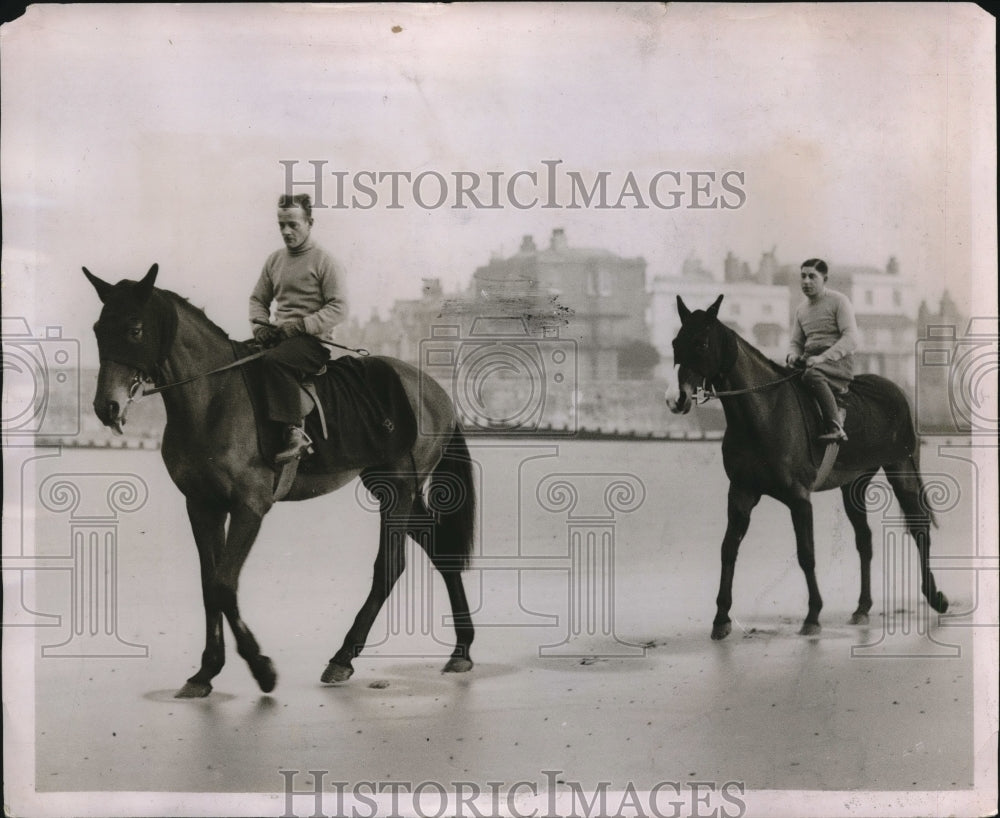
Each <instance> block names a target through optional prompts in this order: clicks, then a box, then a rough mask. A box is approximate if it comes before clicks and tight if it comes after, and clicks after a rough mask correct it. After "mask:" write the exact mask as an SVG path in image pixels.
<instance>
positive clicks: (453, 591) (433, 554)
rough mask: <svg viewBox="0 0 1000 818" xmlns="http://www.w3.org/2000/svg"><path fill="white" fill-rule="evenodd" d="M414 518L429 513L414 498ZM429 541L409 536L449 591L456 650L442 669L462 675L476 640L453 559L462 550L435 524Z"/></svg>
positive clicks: (444, 528)
mask: <svg viewBox="0 0 1000 818" xmlns="http://www.w3.org/2000/svg"><path fill="white" fill-rule="evenodd" d="M413 513H414V515H415V516H418V517H422V518H424V519H428V518H430V516H431V515H430V513H429V512H428V511H427V507H426V506H425V505H424V503H423V501H422V500H421V498H419V497H418V498H417V499H416V500H415V502H414V504H413ZM431 530H432V532H433V535H432V539H431V540H430V541H428V539H427V537H422V536H420V535H419V532H417V531H413V532H411V536H412V537H413V538H414V539H415V540H416V541H417V542H418V543H420V546H421V547H422V548H423V549H424V551H426V552H427V556H428V557H430V560H431V562H432V563H433V564H434V567H435V568H437V569H438V571H440V572H441V577H442V578H443V579H444V586H445V588H446V589H447V591H448V600H449V602H450V603H451V614H452V619H453V620H454V623H455V650H454V651H452V654H451V658H450V659H449V660H448V663H447V664H446V665H445V666H444V670H443V672H444V673H465V672H466V671H469V670H472V654H471V652H470V650H471V647H472V640H473V638H474V637H475V629H474V628H473V626H472V614H471V613H470V612H469V601H468V599H467V598H466V596H465V584H464V583H463V582H462V567H463V565H462V563H463V561H462V560H461V559H460V558H457V557H455V556H453V555H454V554H455V553H457V552H459V551H460V550H461V547H460V545H459V544H458V543H453V542H450V541H449V540H448V539H447V538H449V537H454V536H456V535H455V532H453V531H451V530H450V529H449V528H448V527H447V526H445V525H440V524H438V523H435V524H434V525H433V527H432V529H431Z"/></svg>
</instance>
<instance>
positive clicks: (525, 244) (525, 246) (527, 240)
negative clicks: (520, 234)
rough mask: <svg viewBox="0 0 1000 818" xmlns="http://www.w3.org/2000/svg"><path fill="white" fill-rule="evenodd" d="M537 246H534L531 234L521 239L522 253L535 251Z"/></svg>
mask: <svg viewBox="0 0 1000 818" xmlns="http://www.w3.org/2000/svg"><path fill="white" fill-rule="evenodd" d="M537 250H538V248H537V247H535V239H534V238H533V237H532V236H525V237H524V238H523V239H521V250H520V252H522V253H534V252H537Z"/></svg>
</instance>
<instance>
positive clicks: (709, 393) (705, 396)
mask: <svg viewBox="0 0 1000 818" xmlns="http://www.w3.org/2000/svg"><path fill="white" fill-rule="evenodd" d="M739 354H740V347H739V345H737V347H736V354H735V355H734V357H733V363H732V365H731V366H729V368H728V369H726V371H725V372H720V373H719V374H720V375H728V374H729V373H730V372H732V370H733V367H735V366H736V359H737V358H738V357H739ZM803 372H805V370H804V369H795V370H793V371H792V372H789V373H788V374H787V375H785V376H783V377H781V378H778V379H777V380H773V381H767V382H766V383H758V384H755V385H754V386H748V387H745V388H744V389H724V390H722V391H721V392H718V391H716V390H715V389H712V388H709V389H705V387H704V386H702V388H701V397H699V396H698V395H695V396H694V401H695V403H707V402H708V401H710V400H712V399H713V398H732V397H736V396H737V395H750V394H753V393H754V392H763V391H765V390H767V389H773V388H774V387H776V386H780V385H781V384H783V383H787V382H788V381H790V380H792V379H793V378H799V377H801V376H802V373H803Z"/></svg>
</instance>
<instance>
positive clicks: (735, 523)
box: [712, 483, 760, 640]
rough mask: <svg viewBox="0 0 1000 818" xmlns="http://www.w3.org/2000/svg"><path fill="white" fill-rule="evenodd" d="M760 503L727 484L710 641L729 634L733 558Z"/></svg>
mask: <svg viewBox="0 0 1000 818" xmlns="http://www.w3.org/2000/svg"><path fill="white" fill-rule="evenodd" d="M758 502H760V493H759V492H755V491H751V490H749V489H746V488H744V487H742V486H737V485H736V484H735V483H730V484H729V510H728V519H729V521H728V524H727V525H726V536H725V537H723V539H722V575H721V577H720V579H719V595H718V596H717V597H716V599H715V605H716V612H715V620H714V621H713V622H712V638H713V639H715V640H719V639H725V638H726V637H727V636H729V633H730V631H731V630H732V624H731V621H730V619H729V609H730V608H731V607H732V606H733V576H734V575H735V573H736V556H737V554H738V553H739V550H740V543H741V542H743V538H744V537H745V536H746V533H747V528H749V527H750V512H752V511H753V509H754V506H756V505H757V503H758Z"/></svg>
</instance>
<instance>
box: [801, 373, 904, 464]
mask: <svg viewBox="0 0 1000 818" xmlns="http://www.w3.org/2000/svg"><path fill="white" fill-rule="evenodd" d="M797 391H798V392H799V395H800V396H802V397H803V398H805V401H804V402H803V406H802V408H803V413H804V415H805V421H806V428H807V430H808V434H809V436H810V438H811V440H812V441H813V442H812V443H811V445H810V452H811V454H812V458H813V462H814V463H815V464H818V465H819V466H820V476H821V477H822V478H823V479H825V477H826V474H828V473H829V467H832V466H833V462H834V461H836V462H837V463H838V464H840V465H842V466H844V467H845V468H850V467H852V465H854V461H855V460H857V461H858V463H861V462H862V461H865V462H867V461H868V460H869V459H870V457H871V455H872V453H873V451H877V452H879V453H880V454H879V457H880V458H881V459H884V460H886V461H891V460H893V459H896V458H899V457H902V456H905V455H907V454H910V453H912V452H913V451H914V450H915V449H916V446H917V440H916V432H915V430H914V428H913V425H912V423H909V424H901V423H899V420H900V419H901V418H904V417H910V416H911V415H910V407H909V404H908V403H907V400H906V397H905V396H904V395H903V393H902V392H901V391H900V389H899V388H898V387H897V386H896V385H895V384H894V383H893V382H892V381H890V380H888V379H887V378H883V377H882V376H880V375H871V374H862V375H856V376H855V377H854V379H853V380H852V381H851V384H850V387H849V388H848V389H847V390H846V391H844V392H839V393H838V392H834V396H835V397H836V400H837V406H838V407H840V410H841V412H842V413H846V418H845V419H844V421H843V425H844V431H845V432H846V433H847V437H848V440H847V442H845V443H841V444H827V443H825V442H822V441H817V440H815V438H816V435H818V434H819V432H820V431H821V429H822V424H823V415H822V412H821V411H820V408H819V403H818V402H817V401H816V400H815V398H813V397H812V395H811V393H809V392H808V390H807V389H805V387H800V388H799V389H798V390H797ZM828 458H829V459H830V462H829V464H827V463H826V460H827V459H828ZM827 466H829V467H827ZM824 467H826V468H825V469H824Z"/></svg>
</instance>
